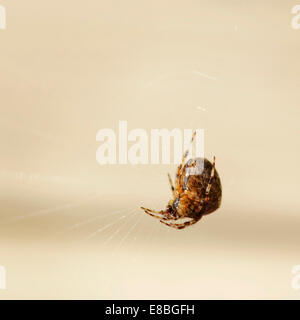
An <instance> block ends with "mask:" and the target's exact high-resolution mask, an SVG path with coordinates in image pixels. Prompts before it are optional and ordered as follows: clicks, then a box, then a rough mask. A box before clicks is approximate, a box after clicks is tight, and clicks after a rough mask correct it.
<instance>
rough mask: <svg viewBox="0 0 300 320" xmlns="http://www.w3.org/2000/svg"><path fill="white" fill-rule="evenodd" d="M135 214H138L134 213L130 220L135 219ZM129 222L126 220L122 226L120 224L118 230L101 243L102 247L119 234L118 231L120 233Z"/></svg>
mask: <svg viewBox="0 0 300 320" xmlns="http://www.w3.org/2000/svg"><path fill="white" fill-rule="evenodd" d="M137 214H138V213H137V212H135V213H134V214H133V215H132V216H131V218H133V219H135V217H136V216H137ZM130 222H131V219H127V221H126V222H125V223H124V224H122V225H121V226H120V227H119V228H117V230H115V231H114V232H113V233H112V234H111V235H110V236H109V237H108V238H107V239H106V240H105V241H104V242H103V243H102V245H106V244H108V242H109V241H110V240H112V239H113V238H114V236H115V235H117V234H118V233H120V231H121V230H122V229H124V228H125V227H126V226H127V225H128V224H129V223H130Z"/></svg>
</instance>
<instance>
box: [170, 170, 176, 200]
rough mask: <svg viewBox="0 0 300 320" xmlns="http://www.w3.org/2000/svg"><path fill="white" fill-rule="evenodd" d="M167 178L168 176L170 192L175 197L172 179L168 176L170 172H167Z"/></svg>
mask: <svg viewBox="0 0 300 320" xmlns="http://www.w3.org/2000/svg"><path fill="white" fill-rule="evenodd" d="M168 178H169V183H170V187H171V191H172V194H173V196H174V198H175V197H176V192H175V188H174V185H173V181H172V178H171V176H170V173H168Z"/></svg>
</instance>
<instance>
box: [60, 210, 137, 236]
mask: <svg viewBox="0 0 300 320" xmlns="http://www.w3.org/2000/svg"><path fill="white" fill-rule="evenodd" d="M130 209H133V207H132V208H126V209H119V210H115V211H110V212H106V213H105V214H104V215H101V214H97V215H96V216H93V217H91V218H88V219H85V220H81V221H80V222H77V223H75V224H73V225H71V226H70V227H68V228H66V231H72V230H74V229H77V228H79V227H81V226H83V225H86V224H88V223H90V222H93V221H96V220H99V219H103V218H105V217H108V216H111V215H115V214H117V213H122V212H126V211H127V210H130Z"/></svg>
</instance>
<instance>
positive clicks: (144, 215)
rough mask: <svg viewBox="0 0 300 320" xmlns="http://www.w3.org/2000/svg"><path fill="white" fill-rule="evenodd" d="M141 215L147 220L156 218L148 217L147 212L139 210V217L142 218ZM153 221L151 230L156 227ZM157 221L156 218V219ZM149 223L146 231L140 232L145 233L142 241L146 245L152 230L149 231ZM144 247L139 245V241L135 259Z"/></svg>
mask: <svg viewBox="0 0 300 320" xmlns="http://www.w3.org/2000/svg"><path fill="white" fill-rule="evenodd" d="M151 208H152V207H151ZM142 216H143V217H144V219H149V221H151V220H156V219H154V218H153V217H150V216H148V215H147V214H145V213H144V212H143V211H141V217H140V219H142ZM151 218H152V219H151ZM155 222H156V221H154V223H153V225H152V228H151V230H155V228H157V225H156V224H155ZM157 222H158V220H157ZM149 225H150V223H149V224H147V229H146V231H144V232H142V234H145V237H144V238H143V240H142V241H144V243H145V244H147V245H148V243H149V242H150V237H151V234H152V232H150V230H149ZM144 249H145V246H142V245H141V241H140V243H139V248H138V250H136V259H137V257H138V256H139V255H140V253H141V251H143V252H144Z"/></svg>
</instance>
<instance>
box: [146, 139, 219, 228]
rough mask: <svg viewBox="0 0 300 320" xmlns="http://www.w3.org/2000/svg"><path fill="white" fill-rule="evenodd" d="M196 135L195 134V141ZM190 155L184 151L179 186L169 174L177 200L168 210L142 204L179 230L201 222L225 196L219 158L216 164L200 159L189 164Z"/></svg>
mask: <svg viewBox="0 0 300 320" xmlns="http://www.w3.org/2000/svg"><path fill="white" fill-rule="evenodd" d="M194 137H195V133H194V135H193V138H192V141H193V139H194ZM187 156H188V151H187V152H185V153H184V156H183V158H182V163H181V164H180V165H179V166H178V168H177V173H176V182H175V188H174V186H173V182H172V179H171V177H170V175H169V182H170V186H171V190H172V193H173V199H172V200H170V201H169V203H168V205H167V208H166V210H161V211H154V210H151V209H146V208H144V207H142V209H143V210H144V211H145V212H146V213H147V214H149V215H151V216H153V217H155V218H157V219H160V222H162V223H163V224H165V225H167V226H169V227H173V228H176V229H183V228H185V227H187V226H190V225H192V224H194V223H196V222H198V221H199V220H200V219H201V218H202V216H203V215H206V214H209V213H211V212H213V211H215V210H217V209H218V208H219V207H220V205H221V199H222V187H221V181H220V178H219V175H218V173H217V171H216V169H215V158H214V161H213V164H212V163H211V162H209V161H208V160H207V159H200V158H196V159H190V160H188V161H187V162H186V163H185V159H186V158H187ZM200 164H201V165H200ZM201 168H202V170H200V169H201ZM185 218H189V220H188V221H185V222H182V223H177V222H176V223H170V222H166V221H172V220H173V221H175V220H179V219H185Z"/></svg>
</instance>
